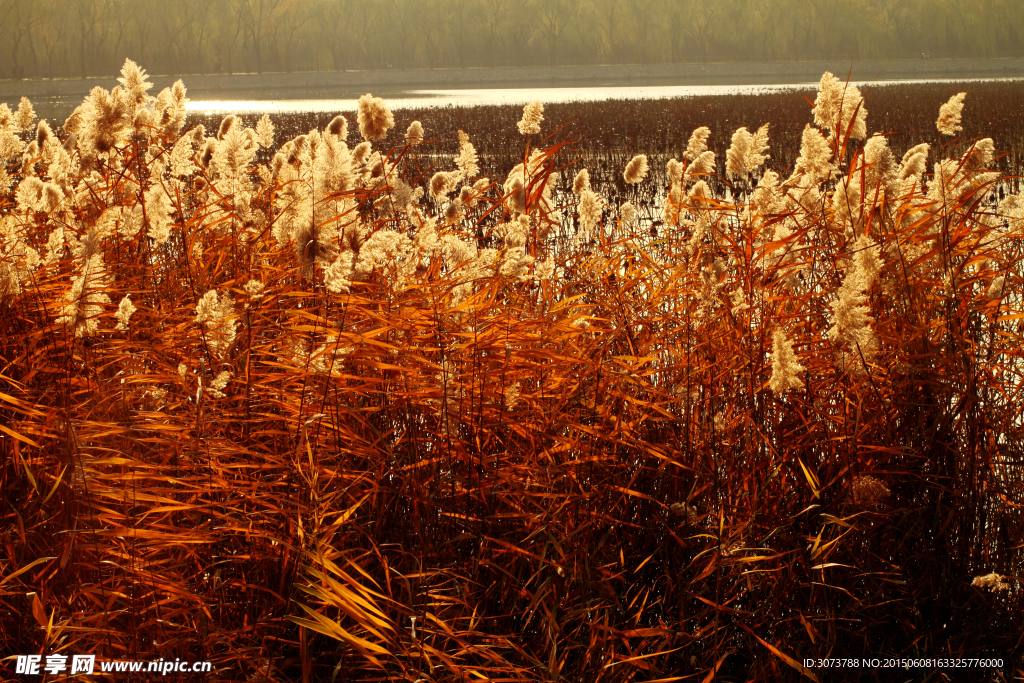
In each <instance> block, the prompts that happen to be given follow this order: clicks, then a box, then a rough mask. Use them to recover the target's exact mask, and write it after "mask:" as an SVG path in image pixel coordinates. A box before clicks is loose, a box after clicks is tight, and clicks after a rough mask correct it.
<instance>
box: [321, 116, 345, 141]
mask: <svg viewBox="0 0 1024 683" xmlns="http://www.w3.org/2000/svg"><path fill="white" fill-rule="evenodd" d="M324 133H326V134H327V135H333V136H334V137H335V138H337V139H338V140H340V141H341V142H345V141H346V140H347V139H348V119H346V118H345V116H344V115H343V114H338V115H337V116H335V117H334V118H333V119H331V122H330V123H328V124H327V127H326V128H324Z"/></svg>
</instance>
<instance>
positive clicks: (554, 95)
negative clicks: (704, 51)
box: [188, 78, 1016, 114]
mask: <svg viewBox="0 0 1024 683" xmlns="http://www.w3.org/2000/svg"><path fill="white" fill-rule="evenodd" d="M1009 80H1016V79H995V78H990V79H973V82H979V81H1009ZM955 82H958V80H957V79H930V80H898V81H870V82H868V81H861V82H856V81H854V82H853V85H856V86H858V87H862V86H866V85H897V84H912V83H955ZM817 86H818V83H817V82H813V83H809V82H808V83H785V84H773V85H650V86H647V85H639V86H620V85H616V86H597V87H582V88H551V87H540V88H520V87H517V88H493V89H492V88H479V89H467V90H406V91H400V92H393V93H387V92H385V93H374V94H375V95H377V96H379V97H381V98H383V99H384V101H385V102H386V103H387V105H388V106H389V107H390V108H391V109H396V110H397V109H429V108H431V107H446V106H456V107H474V106H479V105H501V104H511V105H523V104H526V103H527V102H531V101H533V100H540V101H541V102H543V103H544V104H557V103H562V102H597V101H602V100H640V99H665V98H674V97H714V96H716V95H757V94H762V93H771V92H780V91H787V90H789V91H791V90H807V89H816V88H817ZM357 99H358V97H357V96H351V97H345V98H338V99H276V98H275V99H269V98H268V99H263V98H260V97H258V96H256V97H253V98H252V99H223V100H220V99H217V100H215V99H206V98H204V97H202V94H201V93H200V94H197V97H196V99H194V100H193V101H190V102H189V103H188V109H189V111H192V112H196V113H203V114H219V113H224V114H227V113H269V114H275V113H277V114H293V113H299V112H344V111H353V110H355V109H356V102H357Z"/></svg>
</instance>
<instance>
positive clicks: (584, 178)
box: [572, 168, 590, 197]
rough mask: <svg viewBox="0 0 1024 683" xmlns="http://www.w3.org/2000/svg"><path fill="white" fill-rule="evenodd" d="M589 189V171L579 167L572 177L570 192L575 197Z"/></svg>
mask: <svg viewBox="0 0 1024 683" xmlns="http://www.w3.org/2000/svg"><path fill="white" fill-rule="evenodd" d="M589 189H590V171H588V170H587V169H585V168H581V169H580V171H579V173H577V174H576V177H575V178H573V179H572V193H573V194H574V195H576V196H577V197H578V196H580V194H581V193H582V192H583V191H584V190H589Z"/></svg>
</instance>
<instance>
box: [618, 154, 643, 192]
mask: <svg viewBox="0 0 1024 683" xmlns="http://www.w3.org/2000/svg"><path fill="white" fill-rule="evenodd" d="M647 170H648V167H647V155H646V154H637V155H636V156H635V157H633V158H632V159H630V160H629V163H628V164H626V170H625V172H624V173H623V174H622V176H623V178H625V180H626V182H627V183H628V184H630V185H636V184H637V183H639V182H641V181H642V180H643V179H644V178H646V177H647Z"/></svg>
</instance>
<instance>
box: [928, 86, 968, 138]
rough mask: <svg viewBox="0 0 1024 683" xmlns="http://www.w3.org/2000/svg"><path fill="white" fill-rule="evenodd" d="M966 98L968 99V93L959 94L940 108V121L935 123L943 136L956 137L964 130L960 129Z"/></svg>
mask: <svg viewBox="0 0 1024 683" xmlns="http://www.w3.org/2000/svg"><path fill="white" fill-rule="evenodd" d="M965 97H967V93H965V92H962V93H958V94H956V95H953V96H952V97H950V98H949V101H948V102H946V103H945V104H944V105H942V106H941V107H939V119H938V120H937V121H936V122H935V126H936V127H937V128H938V129H939V132H940V133H942V134H943V135H956V134H957V133H958V132H960V131H962V130H963V128H961V127H960V115H961V114H962V113H963V110H964V98H965Z"/></svg>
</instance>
